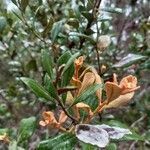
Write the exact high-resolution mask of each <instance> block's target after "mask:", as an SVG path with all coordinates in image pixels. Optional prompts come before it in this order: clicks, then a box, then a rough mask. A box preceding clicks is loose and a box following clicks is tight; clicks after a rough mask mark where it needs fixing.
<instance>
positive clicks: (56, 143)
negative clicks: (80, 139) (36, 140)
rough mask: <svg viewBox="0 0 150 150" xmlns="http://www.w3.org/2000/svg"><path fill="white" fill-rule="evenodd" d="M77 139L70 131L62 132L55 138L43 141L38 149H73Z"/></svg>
mask: <svg viewBox="0 0 150 150" xmlns="http://www.w3.org/2000/svg"><path fill="white" fill-rule="evenodd" d="M76 142H77V140H76V137H75V135H73V134H70V133H64V134H60V135H58V136H56V137H54V138H50V139H48V140H44V141H41V142H40V144H39V146H38V148H37V150H50V149H52V150H63V149H64V150H65V149H67V150H71V149H74V145H75V144H76Z"/></svg>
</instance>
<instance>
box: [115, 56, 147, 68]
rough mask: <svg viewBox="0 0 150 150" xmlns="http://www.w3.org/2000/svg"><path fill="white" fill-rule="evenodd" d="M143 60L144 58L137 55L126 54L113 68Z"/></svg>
mask: <svg viewBox="0 0 150 150" xmlns="http://www.w3.org/2000/svg"><path fill="white" fill-rule="evenodd" d="M145 58H146V56H142V55H137V54H128V55H127V56H125V57H123V58H122V59H121V60H120V61H119V62H118V63H116V64H114V65H113V67H116V68H119V67H126V66H129V65H131V64H134V63H136V62H137V61H139V60H141V59H145Z"/></svg>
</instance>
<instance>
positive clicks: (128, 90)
mask: <svg viewBox="0 0 150 150" xmlns="http://www.w3.org/2000/svg"><path fill="white" fill-rule="evenodd" d="M84 59H85V58H84V57H83V56H80V57H79V58H78V59H76V60H75V62H74V66H75V71H74V76H73V77H72V80H71V81H70V83H71V84H72V85H74V86H76V87H77V88H76V90H74V91H69V92H68V93H67V103H69V104H71V103H73V100H74V98H76V97H78V96H80V95H81V94H82V92H83V91H85V90H86V89H87V88H88V87H89V86H91V85H93V84H103V79H102V78H101V77H100V76H99V75H98V73H97V71H96V69H94V68H93V67H87V68H86V69H84V70H83V71H82V72H81V71H80V69H81V67H82V66H83V62H84ZM138 88H139V86H137V78H136V77H135V76H132V75H129V76H126V77H124V78H123V79H122V80H121V81H120V83H118V81H117V75H116V74H113V82H109V81H108V82H106V83H105V84H104V90H103V89H102V88H99V89H98V90H97V91H96V92H95V94H96V96H97V98H98V106H97V108H96V109H95V110H94V111H92V109H91V108H90V106H89V105H87V104H85V103H83V102H80V103H77V104H75V105H73V106H72V109H73V115H74V116H75V118H77V120H78V121H80V110H83V111H85V112H86V113H87V114H88V115H87V117H86V119H85V120H82V121H80V124H81V123H89V122H90V121H91V119H92V118H93V117H94V116H95V115H96V114H97V113H99V112H101V111H103V110H104V109H108V108H117V107H119V106H122V105H124V104H126V103H128V102H129V101H130V100H131V98H132V97H133V96H134V92H135V90H137V89H138ZM103 91H105V92H106V98H105V99H103V97H102V92H103ZM43 118H44V120H42V121H40V125H41V126H52V127H54V128H57V129H62V130H64V131H66V130H65V128H63V123H65V121H66V120H67V118H68V117H67V114H65V112H64V111H61V113H60V116H59V119H58V121H57V120H56V118H55V116H54V113H53V112H51V111H47V112H46V111H45V112H43Z"/></svg>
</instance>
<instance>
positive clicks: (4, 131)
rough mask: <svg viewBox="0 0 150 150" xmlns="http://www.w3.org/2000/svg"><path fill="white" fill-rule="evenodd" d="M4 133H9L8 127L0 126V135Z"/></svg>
mask: <svg viewBox="0 0 150 150" xmlns="http://www.w3.org/2000/svg"><path fill="white" fill-rule="evenodd" d="M4 133H7V134H8V133H9V129H8V128H0V135H3V134H4Z"/></svg>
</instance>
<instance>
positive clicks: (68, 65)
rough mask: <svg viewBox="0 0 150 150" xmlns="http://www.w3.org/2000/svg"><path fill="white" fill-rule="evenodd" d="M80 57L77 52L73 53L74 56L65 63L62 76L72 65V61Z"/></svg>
mask: <svg viewBox="0 0 150 150" xmlns="http://www.w3.org/2000/svg"><path fill="white" fill-rule="evenodd" d="M79 55H80V53H79V52H77V53H75V54H74V55H72V56H71V58H70V59H69V60H68V62H67V63H66V65H65V67H64V69H63V72H62V74H64V72H65V71H67V69H68V68H69V67H70V66H71V64H73V62H74V60H75V59H76V58H77V57H78V56H79Z"/></svg>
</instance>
